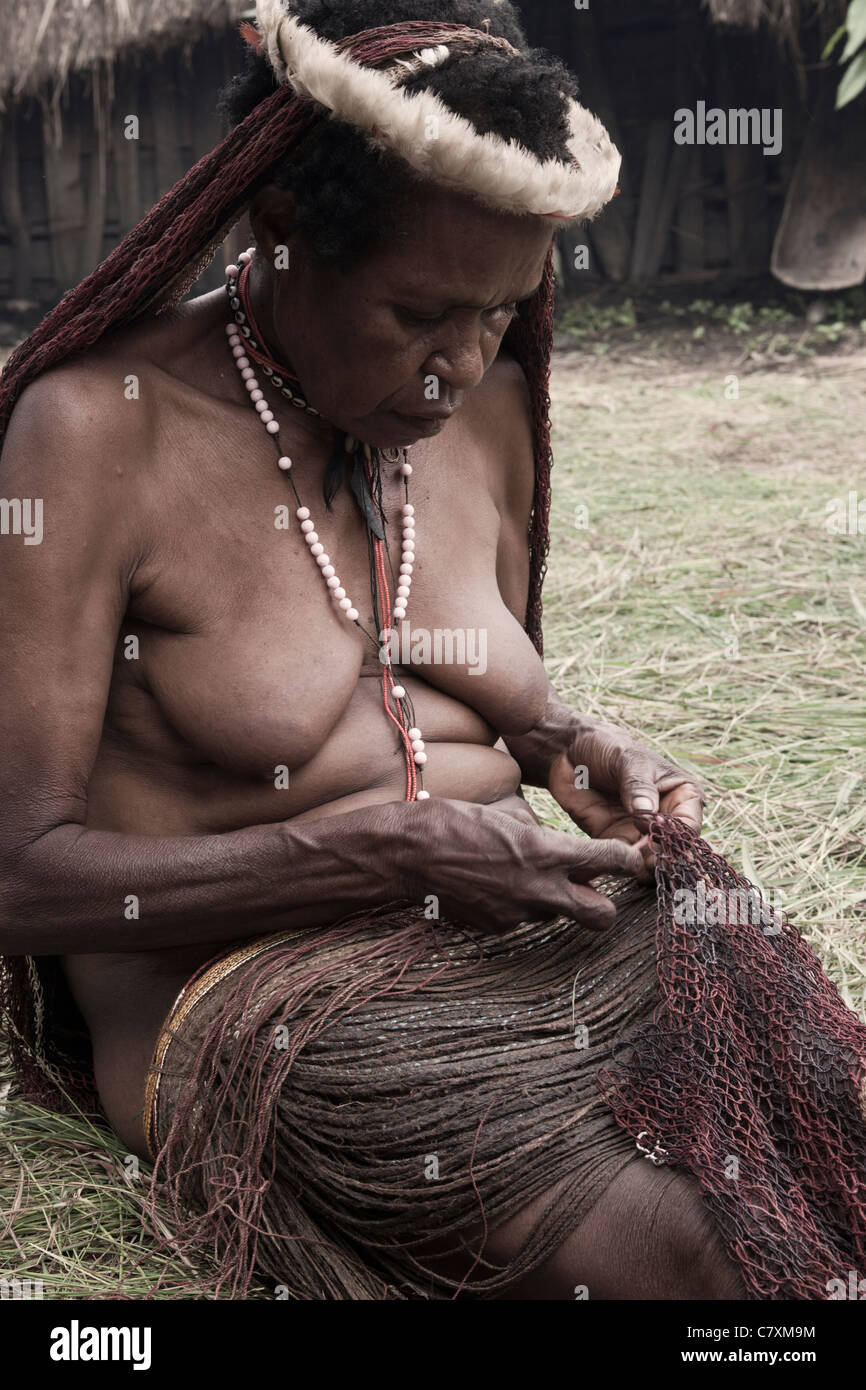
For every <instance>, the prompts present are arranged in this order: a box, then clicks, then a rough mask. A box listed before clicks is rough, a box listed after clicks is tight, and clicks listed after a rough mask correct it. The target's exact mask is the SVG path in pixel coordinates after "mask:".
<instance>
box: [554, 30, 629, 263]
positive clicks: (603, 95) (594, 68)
mask: <svg viewBox="0 0 866 1390" xmlns="http://www.w3.org/2000/svg"><path fill="white" fill-rule="evenodd" d="M566 39H567V44H566V48H567V51H566V58H567V60H568V62H569V65H570V67H571V68H572V70H573V71H574V72H576V73H577V76H578V78H579V79H580V95H581V101H582V102H583V104H584V105H585V106H587V107H589V110H590V111H592V112H593V114H594V115H596V116H598V118H599V120H600V121H601V122H602V124H603V125H604V126H605V127H606V128H607V130H608V132H609V134H610V138H611V139H612V140H613V143H614V144H615V145H616V147H617V149H618V150H619V151H620V152H622V148H623V143H622V136H621V133H620V129H619V122H618V120H617V115H616V107H615V106H614V102H613V96H612V94H611V90H610V85H609V83H608V80H607V76H606V73H605V69H604V63H603V60H602V54H601V45H600V43H599V38H598V30H597V26H596V21H595V16H594V13H593V11H592V10H591V9H587V10H573V11H572V18H571V22H570V24H569V25H568V26H567V33H566ZM619 187H620V194H619V196H618V197H617V198H614V200H613V202H611V203H609V204H608V205H607V207H606V208H605V209H604V211H603V212H602V213H600V214H599V216H598V218H597V219H596V221H595V222H593V224H592V241H593V246H594V248H595V251H596V254H597V257H598V260H599V261H600V263H601V269H602V270H603V272H604V274H605V275H607V276H608V278H609V279H611V280H615V281H622V280H625V278H626V276H627V274H628V269H629V263H630V261H631V258H632V219H633V203H632V196H631V182H630V179H629V171H628V169H627V168H626V165H625V161H624V160H623V165H622V168H621V170H620V175H619ZM577 240H582V241H587V238H586V237H585V236H583V237H579V238H577Z"/></svg>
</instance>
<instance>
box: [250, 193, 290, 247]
mask: <svg viewBox="0 0 866 1390" xmlns="http://www.w3.org/2000/svg"><path fill="white" fill-rule="evenodd" d="M249 219H250V226H251V228H252V232H253V236H254V237H255V239H256V246H257V247H258V249H259V251H260V253H261V254H262V256H263V257H265V258H266V259H267V260H268V261H270V263H271V265H275V264H276V263H277V262H278V259H280V258H283V259H285V258H286V257H287V252H288V245H289V242H290V240H291V236H292V230H293V227H294V221H295V195H294V193H290V192H288V191H287V190H286V189H284V188H277V186H276V184H273V183H270V184H268V185H267V186H266V187H265V188H260V189H259V191H258V193H256V195H255V197H254V198H253V200H252V202H251V203H250V209H249Z"/></svg>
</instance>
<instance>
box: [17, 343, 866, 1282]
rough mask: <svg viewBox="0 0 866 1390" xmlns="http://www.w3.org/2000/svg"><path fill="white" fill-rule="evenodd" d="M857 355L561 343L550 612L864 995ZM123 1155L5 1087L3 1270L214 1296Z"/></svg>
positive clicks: (726, 834)
mask: <svg viewBox="0 0 866 1390" xmlns="http://www.w3.org/2000/svg"><path fill="white" fill-rule="evenodd" d="M864 365H866V363H864V360H863V358H862V357H860V358H841V357H840V358H838V359H832V360H829V361H827V360H825V361H824V362H823V364H821V363H820V362H819V361H815V362H810V363H808V364H806V365H805V366H803V365H800V366H798V367H797V369H796V371H795V372H793V373H792V372H788V373H780V372H778V371H753V372H751V373H749V374H746V375H741V376H740V380H739V399H738V400H727V399H726V398H725V394H724V392H725V377H726V375H728V374H729V373H730V371H731V366H730V364H729V363H728V364H726V362H725V361H724V360H723V359H722V358H720V359H719V360H718V362H717V363H710V364H707V363H703V364H702V365H701V366H700V368H697V369H689V370H686V369H684V368H682V367H678V366H675V365H669V366H664V367H660V366H658V365H656V364H654V363H652V362H651V361H649V360H647V359H631V360H626V361H624V362H619V363H614V362H612V361H610V360H607V359H605V360H602V359H600V358H599V357H598V356H595V355H587V356H582V355H581V356H578V355H576V354H568V355H567V356H563V357H561V358H560V359H558V361H557V365H556V372H555V380H554V403H555V405H554V418H555V445H556V452H557V459H558V463H557V467H556V472H555V477H554V506H553V520H552V551H551V557H552V561H551V568H550V574H549V577H548V582H547V589H546V623H545V626H546V633H547V660H548V667H549V670H550V672H551V675H552V676H553V678H554V680H555V682H556V684H557V686H558V687H559V689H560V691H561V692H562V693H563V694H564V695H565V696H566V697H567V698H568V699H569V700H570V701H571V702H572V703H573V704H574V705H575V706H576V707H578V708H580V709H582V710H585V711H587V712H589V713H592V714H596V715H604V716H605V717H607V718H610V719H613V720H616V721H618V722H620V723H622V724H624V725H626V726H627V727H628V728H630V729H631V730H632V731H633V732H634V733H635V734H636V735H638V736H639V737H640V738H641V739H642V740H643V741H644V742H645V743H647V744H649V745H650V746H652V747H654V748H656V749H658V750H659V751H661V752H662V753H664V754H665V755H667V756H668V757H670V758H672V759H674V760H675V761H676V762H678V763H680V764H681V765H682V766H683V767H685V768H687V769H688V770H689V771H690V772H692V773H694V774H696V775H697V776H699V777H700V779H701V780H702V781H703V783H704V785H705V787H706V788H707V791H708V793H709V805H708V809H707V822H706V833H707V835H708V837H709V838H710V839H711V841H712V842H713V844H714V845H715V847H716V848H718V849H719V850H721V851H722V852H723V853H724V854H725V855H726V856H727V857H729V858H730V859H731V860H732V862H733V863H734V864H735V865H736V866H737V867H739V868H742V869H743V870H744V871H745V872H746V873H747V874H748V875H749V877H750V878H752V879H753V880H754V881H756V882H758V883H760V885H761V886H762V887H763V888H764V889H767V890H773V891H774V892H775V893H776V895H777V900H778V901H780V902H781V904H782V906H783V907H784V908H785V909H786V910H787V911H788V912H789V913H790V914H791V915H792V916H794V917H795V918H796V920H798V921H799V923H800V924H801V926H802V927H803V928H804V930H805V931H806V933H807V935H808V936H809V938H810V940H811V941H812V942H813V943H814V945H815V947H816V949H818V951H819V952H820V954H821V955H822V957H823V959H824V961H825V963H826V966H827V968H828V970H829V971H830V973H831V974H832V975H833V977H834V978H835V979H836V980H837V982H838V983H839V985H840V988H841V989H842V992H843V994H844V996H845V998H846V999H847V1001H848V1002H849V1004H850V1005H851V1006H852V1007H853V1008H855V1009H857V1010H858V1011H860V1012H861V1014H862V1013H863V1012H864V1005H866V889H864V883H866V872H864V870H866V850H864V840H866V835H864V830H866V797H864V792H866V718H864V687H866V681H864V674H866V672H864V664H866V659H864V653H866V534H864V535H857V536H834V535H831V534H829V533H828V531H827V529H826V526H825V514H826V510H825V509H826V505H827V503H828V501H830V500H831V499H832V498H834V497H839V496H842V497H845V496H847V493H848V492H849V491H850V490H857V491H858V492H859V495H860V496H861V497H866V466H864V463H863V461H862V446H861V441H862V440H863V438H864V437H866V403H864V392H863V390H862V374H863V371H864ZM578 507H585V508H586V511H587V520H588V525H587V526H586V528H581V527H578V526H576V525H575V516H576V509H577V508H578ZM734 639H735V642H734ZM533 799H534V800H535V802H536V804H537V805H538V806H539V807H540V809H541V810H542V812H543V814H545V816H546V818H548V819H550V820H551V822H552V823H559V824H561V823H562V822H563V819H564V818H563V816H562V814H561V813H560V812H559V811H558V808H556V807H555V806H554V804H553V803H552V802H551V801H550V799H549V798H544V797H543V796H536V795H534V794H533ZM125 1158H126V1155H125V1154H124V1152H123V1146H122V1145H121V1144H120V1142H119V1141H118V1140H116V1139H114V1138H113V1137H112V1136H110V1135H108V1134H106V1133H105V1132H104V1131H101V1130H99V1129H95V1128H94V1127H92V1126H90V1125H89V1124H88V1123H87V1122H86V1121H84V1120H83V1119H79V1120H70V1119H66V1118H61V1117H58V1116H54V1115H50V1114H48V1113H47V1112H44V1111H40V1110H38V1109H37V1108H35V1107H32V1106H25V1105H23V1104H22V1103H20V1102H18V1101H14V1102H9V1101H8V1100H7V1102H6V1104H5V1113H4V1114H3V1119H2V1124H0V1248H2V1251H3V1255H2V1263H0V1274H2V1275H5V1276H6V1277H7V1278H10V1277H14V1276H18V1277H21V1278H24V1277H29V1278H39V1277H41V1278H42V1279H43V1280H44V1283H45V1295H46V1297H49V1298H62V1299H74V1298H82V1297H83V1298H86V1297H94V1296H95V1297H99V1296H110V1295H111V1293H112V1291H113V1290H116V1289H117V1287H118V1285H120V1284H122V1285H123V1288H124V1292H125V1293H126V1294H127V1295H128V1296H133V1297H136V1296H142V1295H143V1294H144V1293H145V1292H146V1291H147V1290H148V1289H149V1288H150V1287H151V1286H152V1284H153V1283H154V1282H155V1278H156V1276H157V1275H158V1274H161V1275H162V1276H163V1277H164V1279H165V1290H164V1293H163V1296H165V1297H195V1296H198V1297H207V1296H208V1290H209V1288H210V1287H211V1276H210V1274H209V1271H208V1270H206V1269H205V1270H202V1271H191V1270H190V1269H189V1268H188V1267H187V1266H186V1265H184V1264H183V1263H182V1262H181V1261H179V1260H178V1259H177V1258H176V1257H175V1256H174V1255H173V1254H172V1251H171V1249H170V1246H168V1245H165V1244H163V1246H162V1247H159V1245H158V1242H156V1241H155V1240H154V1238H153V1237H152V1236H151V1235H150V1234H149V1233H148V1232H147V1230H146V1229H145V1228H144V1227H143V1224H142V1210H143V1202H144V1197H145V1193H146V1170H144V1169H143V1171H142V1175H141V1176H140V1177H139V1178H138V1179H134V1178H133V1179H131V1178H130V1177H129V1176H128V1174H127V1169H126V1166H125ZM260 1296H268V1295H267V1294H265V1293H264V1292H262V1293H261V1294H260Z"/></svg>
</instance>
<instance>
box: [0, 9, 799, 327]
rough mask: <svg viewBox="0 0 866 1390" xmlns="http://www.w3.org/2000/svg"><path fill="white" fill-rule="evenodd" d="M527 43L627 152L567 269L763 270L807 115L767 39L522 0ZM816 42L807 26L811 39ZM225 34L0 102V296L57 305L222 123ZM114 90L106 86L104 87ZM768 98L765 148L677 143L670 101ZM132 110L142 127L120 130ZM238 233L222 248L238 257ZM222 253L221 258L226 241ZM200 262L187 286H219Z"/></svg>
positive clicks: (639, 14) (236, 62)
mask: <svg viewBox="0 0 866 1390" xmlns="http://www.w3.org/2000/svg"><path fill="white" fill-rule="evenodd" d="M521 9H522V12H523V17H524V23H525V26H526V29H527V32H528V35H529V38H530V41H531V42H533V43H536V44H541V45H543V46H545V47H547V48H550V49H552V50H553V51H554V52H557V53H558V54H559V55H560V56H561V57H562V58H563V59H564V61H565V62H566V63H568V64H569V66H570V67H571V68H572V69H573V70H574V71H575V72H576V73H577V75H578V78H579V80H580V84H581V91H582V94H583V99H584V100H585V102H586V104H587V105H588V106H589V107H590V108H591V109H592V110H595V111H597V112H598V114H599V115H600V116H601V117H602V119H603V120H604V121H605V124H606V125H608V127H609V129H610V130H611V133H612V134H613V137H614V139H615V141H616V143H617V145H618V146H619V148H620V149H621V151H622V153H623V156H624V164H623V171H622V175H621V178H620V188H621V193H620V196H619V197H618V198H617V199H615V201H614V202H613V203H612V204H611V205H610V207H609V208H608V209H607V210H606V211H605V213H604V214H603V215H602V217H601V218H600V219H599V220H598V221H597V222H596V223H594V224H593V225H592V226H591V227H588V228H584V229H581V231H580V233H579V235H577V236H576V235H575V231H574V229H569V230H568V231H567V232H566V233H565V234H563V245H562V249H563V252H564V254H563V268H564V272H565V274H566V279H567V280H569V281H571V282H573V283H574V285H575V286H576V285H577V284H585V283H586V273H585V272H582V271H576V270H575V269H574V265H573V246H572V243H575V242H576V241H580V242H581V243H585V244H587V245H589V247H590V277H589V278H591V279H592V278H595V277H600V278H602V279H611V280H615V281H626V282H629V281H630V282H635V283H639V282H646V281H650V280H656V279H665V280H670V279H673V280H678V279H696V280H700V279H702V278H704V279H705V278H709V277H712V276H714V275H717V274H718V273H720V272H726V273H727V272H729V273H732V274H735V275H743V276H744V275H749V274H753V273H762V272H766V271H767V269H768V266H769V251H770V246H771V243H772V237H773V235H774V233H775V230H776V227H777V225H778V221H779V217H780V214H781V209H782V203H783V198H784V193H785V190H786V188H787V184H788V182H789V180H790V177H791V174H792V171H793V167H794V163H795V158H796V152H797V149H798V148H799V145H800V144H801V143H802V139H803V134H804V129H805V121H806V110H805V107H804V104H803V100H802V93H801V91H800V89H799V88H798V84H797V80H796V77H795V74H794V72H793V70H792V68H791V66H790V65H786V64H785V62H784V61H782V60H781V59H780V57H779V55H778V53H777V52H776V50H775V48H774V47H773V45H772V44H771V43H770V41H769V39H767V38H766V37H765V36H763V35H753V34H747V33H746V34H744V33H740V32H734V31H730V30H721V29H718V28H713V27H712V26H711V25H710V24H709V23H708V21H707V18H706V14H705V11H704V10H703V7H702V6H701V5H699V4H698V2H697V0H590V5H589V8H588V9H585V10H577V9H576V8H575V7H574V6H573V5H572V4H571V3H569V0H523V3H522V4H521ZM819 38H820V36H818V35H816V36H815V41H816V43H817V42H818V40H819ZM242 50H243V45H242V42H241V40H240V39H239V37H238V36H237V34H235V33H233V32H229V33H226V34H217V35H212V36H211V37H209V38H206V39H203V40H201V41H200V42H199V43H196V44H194V45H191V46H187V47H186V48H174V49H171V50H169V51H168V52H166V53H165V54H163V55H162V57H156V56H155V55H154V54H153V52H150V53H148V52H145V53H143V54H142V55H139V57H138V58H137V59H133V60H128V61H123V62H119V63H118V64H116V66H115V68H114V71H113V73H112V74H109V73H105V72H103V73H102V74H99V75H97V76H88V77H86V78H85V77H80V76H79V77H75V78H73V79H72V80H71V82H70V84H69V88H68V91H67V93H66V95H65V97H64V100H63V103H62V109H61V111H60V113H59V114H60V123H61V126H62V130H63V143H62V145H61V146H60V147H59V148H57V147H55V145H54V143H53V139H52V132H53V130H54V128H55V125H56V121H55V120H54V118H53V116H52V114H51V113H50V112H45V111H44V110H43V108H42V106H41V105H40V103H39V102H36V101H30V102H25V103H22V104H20V105H19V106H18V107H17V108H13V110H12V111H11V112H9V113H8V114H7V115H6V116H5V117H4V118H3V123H2V144H0V173H2V191H0V301H2V300H3V299H9V298H17V299H33V300H36V301H37V302H38V303H39V304H40V306H42V307H45V306H47V305H49V304H52V303H54V302H56V300H57V299H59V298H60V296H61V294H63V292H64V291H65V290H66V289H68V288H69V287H70V286H71V285H73V284H75V283H76V282H77V281H78V280H79V279H80V278H81V276H82V275H84V274H85V273H87V271H89V270H90V269H91V268H92V267H93V266H94V265H95V264H96V263H97V261H98V260H99V259H100V257H101V256H104V255H105V254H107V252H108V251H110V250H111V248H112V247H113V246H114V245H116V244H117V241H118V240H119V239H120V237H121V236H122V234H123V233H124V232H125V231H127V230H128V229H129V228H130V227H132V226H133V225H134V224H135V222H136V221H137V220H138V219H139V217H141V215H142V214H143V213H144V212H145V211H146V210H147V209H148V208H149V207H151V206H152V205H153V203H154V202H156V200H157V199H158V198H159V197H160V196H161V195H162V194H163V193H164V192H165V191H167V189H168V188H170V187H171V185H172V184H173V183H174V182H175V180H176V179H177V178H179V177H180V176H181V175H182V174H183V172H184V171H185V170H186V169H188V168H189V167H190V166H191V165H192V164H193V163H194V162H195V160H196V159H197V158H199V157H200V156H201V155H202V154H204V153H205V152H206V151H207V150H209V149H212V148H213V146H214V145H215V144H216V143H217V142H218V140H219V139H220V138H221V136H222V134H223V125H222V122H221V120H220V118H219V117H218V116H217V114H216V98H217V94H218V92H219V90H220V88H221V87H222V86H223V84H224V83H225V81H226V80H227V78H228V77H229V76H230V75H231V74H232V73H233V72H235V71H237V70H238V69H239V68H240V66H241V62H242ZM112 84H113V91H112ZM698 99H703V100H706V101H707V102H708V104H709V105H718V106H722V107H725V108H727V107H728V106H730V105H733V106H747V107H749V106H758V107H762V106H768V107H770V108H773V107H777V106H781V107H783V109H784V113H785V114H784V119H785V141H784V146H783V152H782V154H781V155H780V156H779V157H778V158H765V157H764V156H763V155H762V154H761V153H760V151H756V150H755V149H753V148H750V147H740V148H737V147H727V148H726V147H722V146H718V147H714V146H704V147H702V148H699V147H694V148H692V147H680V146H676V145H675V144H674V141H673V125H674V120H673V117H674V111H675V110H676V109H677V107H679V106H691V107H692V108H694V105H695V102H696V101H697V100H698ZM130 114H135V115H137V116H138V117H139V121H140V137H141V138H140V139H139V140H138V141H133V140H126V139H124V137H123V118H124V117H125V116H126V115H130ZM245 241H246V236H245V234H244V232H243V230H242V229H239V231H238V233H237V235H236V236H235V237H234V238H233V241H232V244H231V247H230V250H231V253H232V254H236V252H237V250H238V249H239V247H240V246H241V245H242V244H245ZM226 254H227V253H226ZM220 281H221V272H220V267H219V266H218V265H216V264H214V265H213V266H211V268H210V270H209V271H208V272H206V274H205V276H203V277H202V280H201V281H200V282H199V285H198V286H197V287H196V288H197V289H198V290H202V289H210V288H214V287H216V286H217V285H218V284H219V283H220Z"/></svg>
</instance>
